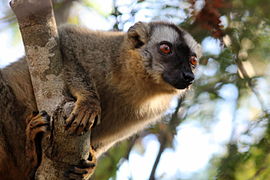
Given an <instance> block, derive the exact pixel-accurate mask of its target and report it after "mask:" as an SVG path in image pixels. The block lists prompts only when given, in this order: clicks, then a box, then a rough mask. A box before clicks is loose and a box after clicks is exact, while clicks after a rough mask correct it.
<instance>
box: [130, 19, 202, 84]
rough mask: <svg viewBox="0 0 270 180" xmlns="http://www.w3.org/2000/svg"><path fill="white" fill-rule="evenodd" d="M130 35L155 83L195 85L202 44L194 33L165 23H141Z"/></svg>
mask: <svg viewBox="0 0 270 180" xmlns="http://www.w3.org/2000/svg"><path fill="white" fill-rule="evenodd" d="M134 32H136V33H134ZM129 34H130V37H132V39H133V42H136V43H135V45H134V47H135V48H136V49H138V50H139V52H140V54H141V56H142V57H143V59H144V60H143V61H144V66H145V70H146V71H147V72H148V74H149V75H150V76H151V77H152V78H153V81H154V82H155V83H156V84H162V83H163V84H164V82H165V84H167V85H170V87H173V88H176V89H185V88H187V87H189V85H190V84H192V82H193V80H194V78H195V77H194V70H195V68H196V66H197V64H198V59H199V58H200V56H201V47H200V45H199V44H198V43H197V42H196V41H195V40H194V39H193V38H192V36H191V35H189V34H188V33H187V32H185V31H184V30H182V29H180V28H179V27H177V26H176V25H174V24H171V23H166V22H152V23H149V24H147V23H141V22H140V23H137V24H135V25H134V26H133V27H132V28H131V29H130V30H129Z"/></svg>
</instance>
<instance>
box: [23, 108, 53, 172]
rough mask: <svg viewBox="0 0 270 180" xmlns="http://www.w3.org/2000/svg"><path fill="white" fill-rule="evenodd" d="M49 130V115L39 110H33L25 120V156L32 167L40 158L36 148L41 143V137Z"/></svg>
mask: <svg viewBox="0 0 270 180" xmlns="http://www.w3.org/2000/svg"><path fill="white" fill-rule="evenodd" d="M49 132H50V116H49V115H48V114H47V113H46V112H45V111H41V112H40V113H38V112H33V114H32V115H31V116H30V117H29V118H28V119H27V120H26V130H25V133H26V149H25V153H26V157H27V158H28V160H29V161H30V163H31V166H32V167H35V166H37V165H38V163H39V161H40V158H41V157H38V153H40V152H38V151H40V149H38V148H39V147H38V146H40V144H41V140H42V137H43V136H44V135H47V134H49Z"/></svg>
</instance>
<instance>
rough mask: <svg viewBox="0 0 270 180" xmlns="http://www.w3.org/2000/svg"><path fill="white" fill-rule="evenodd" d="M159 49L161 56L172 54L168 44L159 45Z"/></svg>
mask: <svg viewBox="0 0 270 180" xmlns="http://www.w3.org/2000/svg"><path fill="white" fill-rule="evenodd" d="M159 49H160V51H161V52H162V53H163V54H170V53H171V52H172V51H171V48H170V46H169V45H168V44H161V45H160V46H159Z"/></svg>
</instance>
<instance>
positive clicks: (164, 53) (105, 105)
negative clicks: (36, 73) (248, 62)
mask: <svg viewBox="0 0 270 180" xmlns="http://www.w3.org/2000/svg"><path fill="white" fill-rule="evenodd" d="M59 34H60V47H61V51H62V55H63V64H64V66H65V69H64V71H65V72H66V73H65V82H66V86H67V91H68V92H69V94H70V95H71V96H72V97H74V98H75V99H76V104H77V106H75V108H74V109H75V110H74V113H73V116H72V115H71V117H69V118H68V119H67V122H68V124H69V125H70V126H71V127H73V125H75V124H76V123H78V122H79V124H80V123H81V124H83V125H84V127H85V128H84V129H79V128H77V126H75V129H74V128H73V129H74V130H73V131H75V132H79V133H81V132H83V131H85V130H88V129H89V127H90V126H91V125H89V122H90V121H93V118H95V117H96V116H97V115H98V113H100V110H101V122H100V124H98V125H96V126H94V127H92V129H91V131H92V137H91V145H92V146H93V147H94V149H95V151H96V156H97V157H99V156H100V155H101V154H102V153H103V152H105V151H106V150H107V149H108V148H110V147H111V146H112V145H113V144H115V143H116V142H119V141H121V140H123V139H125V138H127V137H129V136H131V135H133V134H134V133H136V132H138V131H140V130H142V129H144V128H145V127H147V126H148V125H149V124H151V123H153V122H155V121H156V120H158V119H160V117H161V116H162V114H163V113H164V112H165V111H166V109H168V107H169V104H170V101H171V99H172V98H173V96H175V95H179V94H181V92H183V91H185V89H186V88H188V87H189V85H190V84H191V83H192V81H193V79H194V75H193V70H194V66H195V61H191V60H195V59H194V57H196V56H200V47H199V45H198V44H197V43H196V41H195V40H193V38H192V37H191V36H190V35H189V34H188V33H186V32H185V31H183V30H181V29H180V28H178V27H176V26H175V25H173V24H170V23H164V22H156V23H141V22H139V23H137V24H135V25H134V26H132V27H131V28H130V29H129V31H128V32H127V33H123V32H99V31H90V30H87V29H84V28H80V27H77V26H70V25H68V26H63V27H61V28H60V29H59ZM1 74H2V77H1V76H0V87H1V88H0V91H1V93H2V92H4V91H6V92H7V95H6V96H10V97H11V98H12V99H13V100H14V102H15V104H14V105H16V104H19V105H16V106H19V107H21V109H22V110H21V112H22V113H23V115H17V114H16V115H15V114H13V113H12V111H13V108H16V107H10V108H6V105H10V103H9V100H8V98H7V97H6V96H5V95H4V96H2V95H1V102H0V108H1V109H3V108H6V109H3V110H1V111H0V113H1V119H0V120H1V121H0V125H1V126H0V128H2V129H0V153H1V154H3V156H1V157H0V177H1V175H2V174H1V173H2V169H3V166H4V165H3V163H4V162H2V161H3V159H4V158H2V157H7V158H10V157H12V156H13V155H12V154H9V153H8V152H7V149H9V148H10V149H11V150H12V151H14V149H18V147H20V148H19V149H18V152H20V151H22V152H24V150H23V147H24V146H25V142H26V143H27V137H24V136H25V135H24V134H23V132H24V131H25V129H27V124H25V119H26V118H27V116H28V115H29V114H30V113H31V112H32V111H37V107H36V103H35V99H34V95H33V88H32V86H31V82H30V75H29V72H28V68H27V64H26V61H25V59H21V60H20V61H18V62H16V63H14V64H12V65H10V66H8V67H6V68H4V69H2V70H1ZM1 74H0V75H1ZM93 99H94V100H93ZM87 104H90V107H89V109H91V108H92V109H95V111H91V112H92V113H90V114H89V113H87V112H85V111H84V110H85V108H87ZM82 107H83V108H82ZM81 112H83V113H84V114H82V115H81V114H80V113H81ZM3 114H4V115H3ZM92 114H94V115H92ZM7 116H10V117H9V119H10V121H14V122H12V123H15V122H16V123H18V124H20V126H18V127H16V128H15V127H13V126H10V127H9V125H8V124H7V123H6V122H5V118H7ZM78 119H79V121H78ZM74 122H76V123H74ZM17 130H18V132H20V133H19V134H18V136H22V138H21V139H22V142H16V139H15V138H13V139H12V138H11V139H12V141H10V139H6V137H7V136H12V133H13V131H17ZM21 133H22V134H21ZM3 137H4V138H3ZM1 138H2V139H3V140H2V139H1ZM17 146H18V147H17ZM21 156H22V157H19V158H17V157H12V158H11V159H13V160H12V161H14V163H13V164H14V166H20V165H19V164H18V159H20V158H22V159H23V158H24V157H23V155H21ZM1 160H2V161H1ZM24 168H27V167H26V166H24V167H23V168H22V169H24ZM10 179H12V178H10Z"/></svg>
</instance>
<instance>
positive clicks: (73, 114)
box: [66, 112, 76, 129]
mask: <svg viewBox="0 0 270 180" xmlns="http://www.w3.org/2000/svg"><path fill="white" fill-rule="evenodd" d="M75 117H76V114H75V113H74V112H72V113H71V114H70V115H69V117H68V118H67V119H66V129H68V128H69V127H70V125H71V123H72V122H73V121H74V119H75Z"/></svg>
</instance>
